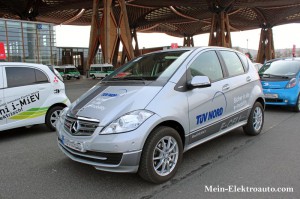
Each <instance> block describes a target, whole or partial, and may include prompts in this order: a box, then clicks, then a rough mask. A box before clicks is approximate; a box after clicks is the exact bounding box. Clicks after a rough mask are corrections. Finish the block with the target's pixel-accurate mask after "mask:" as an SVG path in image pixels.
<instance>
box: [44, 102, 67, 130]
mask: <svg viewBox="0 0 300 199" xmlns="http://www.w3.org/2000/svg"><path fill="white" fill-rule="evenodd" d="M63 109H64V107H62V106H55V107H52V108H51V109H50V110H48V112H47V115H46V125H47V126H48V128H49V129H50V130H51V131H55V129H56V122H57V121H58V120H59V115H60V113H61V111H62V110H63Z"/></svg>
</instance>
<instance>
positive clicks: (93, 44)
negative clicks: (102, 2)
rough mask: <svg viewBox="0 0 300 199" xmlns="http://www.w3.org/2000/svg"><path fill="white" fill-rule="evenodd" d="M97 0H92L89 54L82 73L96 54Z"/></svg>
mask: <svg viewBox="0 0 300 199" xmlns="http://www.w3.org/2000/svg"><path fill="white" fill-rule="evenodd" d="M98 9H99V0H94V1H93V14H92V23H91V31H90V42H89V54H88V59H87V65H86V66H84V69H83V70H84V73H85V72H86V71H87V70H89V69H90V65H91V64H92V63H93V61H94V58H95V56H96V54H97V51H98V49H99V45H100V33H99V25H100V21H99V12H98Z"/></svg>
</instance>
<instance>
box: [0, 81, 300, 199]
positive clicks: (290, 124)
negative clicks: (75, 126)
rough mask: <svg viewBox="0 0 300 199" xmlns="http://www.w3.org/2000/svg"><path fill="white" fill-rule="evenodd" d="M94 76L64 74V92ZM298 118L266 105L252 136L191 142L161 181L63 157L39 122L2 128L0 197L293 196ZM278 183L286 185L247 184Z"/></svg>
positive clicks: (298, 180)
mask: <svg viewBox="0 0 300 199" xmlns="http://www.w3.org/2000/svg"><path fill="white" fill-rule="evenodd" d="M97 81H98V80H92V79H85V78H84V79H83V78H82V79H80V80H70V81H65V84H66V93H67V95H68V96H69V98H70V99H71V101H74V100H76V99H77V98H78V97H79V96H80V95H82V94H83V93H84V92H85V91H87V90H88V89H89V88H91V87H92V86H93V85H94V84H95V83H97ZM298 122H300V113H294V112H291V111H290V110H289V109H285V108H281V107H268V108H267V110H266V112H265V124H264V128H263V131H262V133H261V134H260V135H259V136H255V137H251V136H246V135H244V133H243V131H242V129H241V128H240V129H237V130H234V131H232V132H230V133H228V134H226V135H224V136H221V137H219V138H216V139H214V140H212V141H209V142H207V143H204V144H202V145H200V146H198V147H196V148H193V149H192V150H190V151H188V152H186V153H185V154H184V156H183V162H182V164H181V166H180V168H179V170H178V172H177V174H176V176H175V177H174V178H173V179H172V180H171V181H169V182H166V183H164V184H160V185H154V184H151V183H148V182H145V181H143V180H142V179H141V178H140V177H138V176H137V175H136V174H119V173H109V172H102V171H97V170H95V169H94V168H93V167H91V166H88V165H84V164H80V163H77V162H74V161H72V160H70V159H69V158H67V157H66V156H65V155H64V154H63V153H62V152H61V151H60V150H59V148H58V146H57V142H56V134H55V133H54V132H49V130H48V129H47V127H46V126H45V125H36V126H33V127H31V128H18V129H14V130H9V131H3V132H0V159H1V161H0V178H1V180H0V198H1V199H2V198H3V199H9V198H13V199H19V198H20V199H27V198H28V199H35V198H37V199H43V198H45V199H52V198H55V199H56V198H60V199H62V198H63V199H65V198H66V199H67V198H72V199H76V198H91V199H92V198H101V199H102V198H104V199H105V198H122V199H124V198H143V199H146V198H165V199H167V198H173V199H174V198H175V199H176V198H189V199H190V198H214V199H215V198H216V199H218V198H222V199H223V198H230V199H231V198H232V199H235V198H243V199H244V198H272V199H273V198H300V147H299V143H300V130H299V123H298ZM284 187H288V188H293V192H289V193H271V192H267V193H258V192H253V191H258V189H262V188H269V189H270V188H276V189H277V188H284ZM250 188H251V189H252V192H250V193H249V192H245V190H246V189H250ZM224 189H230V190H225V191H224ZM234 189H235V190H234ZM238 190H239V191H240V192H237V191H238Z"/></svg>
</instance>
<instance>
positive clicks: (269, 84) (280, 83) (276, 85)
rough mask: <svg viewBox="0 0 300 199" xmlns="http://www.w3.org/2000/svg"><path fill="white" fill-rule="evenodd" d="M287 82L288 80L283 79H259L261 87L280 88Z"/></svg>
mask: <svg viewBox="0 0 300 199" xmlns="http://www.w3.org/2000/svg"><path fill="white" fill-rule="evenodd" d="M288 83H289V80H285V81H261V84H262V87H263V89H282V88H285V87H286V85H287V84H288Z"/></svg>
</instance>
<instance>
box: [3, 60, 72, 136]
mask: <svg viewBox="0 0 300 199" xmlns="http://www.w3.org/2000/svg"><path fill="white" fill-rule="evenodd" d="M69 105H70V100H69V99H68V97H67V96H66V94H65V85H64V83H63V82H62V80H61V79H60V77H58V76H57V75H55V73H54V72H53V71H52V70H51V69H50V68H49V67H48V66H46V65H41V64H29V63H17V62H3V63H0V131H3V130H8V129H13V128H18V127H23V126H32V125H35V124H46V125H47V126H48V127H49V128H50V129H51V130H55V128H56V121H57V120H58V118H59V114H60V112H61V110H62V109H64V108H65V107H67V106H69Z"/></svg>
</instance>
